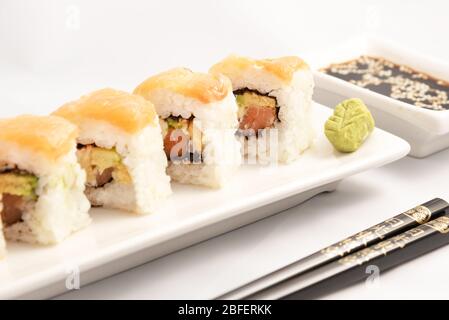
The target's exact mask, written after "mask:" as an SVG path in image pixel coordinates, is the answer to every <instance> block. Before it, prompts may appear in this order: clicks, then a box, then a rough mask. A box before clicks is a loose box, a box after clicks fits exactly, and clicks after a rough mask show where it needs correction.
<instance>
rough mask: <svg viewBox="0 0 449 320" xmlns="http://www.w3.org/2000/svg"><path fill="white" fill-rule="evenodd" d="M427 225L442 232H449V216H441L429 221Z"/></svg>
mask: <svg viewBox="0 0 449 320" xmlns="http://www.w3.org/2000/svg"><path fill="white" fill-rule="evenodd" d="M427 225H428V226H429V227H431V228H432V229H435V230H437V231H439V232H441V233H449V217H446V216H444V217H440V218H438V219H435V220H432V221H430V222H428V223H427Z"/></svg>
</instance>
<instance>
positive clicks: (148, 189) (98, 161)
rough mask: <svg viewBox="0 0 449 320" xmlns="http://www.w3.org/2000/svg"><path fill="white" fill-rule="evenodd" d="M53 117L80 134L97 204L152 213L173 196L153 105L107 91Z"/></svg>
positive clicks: (91, 193) (88, 184)
mask: <svg viewBox="0 0 449 320" xmlns="http://www.w3.org/2000/svg"><path fill="white" fill-rule="evenodd" d="M54 114H55V115H58V116H60V117H63V118H65V119H67V120H69V121H71V122H72V123H74V124H76V125H77V126H78V128H79V130H80V134H79V137H78V140H77V142H78V147H77V148H78V150H77V156H78V161H79V163H80V164H81V167H82V168H83V169H84V170H85V171H86V174H87V180H86V195H87V197H88V199H89V200H90V202H91V204H92V205H93V206H95V207H97V206H103V207H109V208H116V209H123V210H127V211H131V212H135V213H138V214H148V213H153V212H154V211H155V210H157V208H158V207H159V205H160V203H161V201H162V200H163V199H164V198H166V197H167V196H168V195H169V194H170V193H171V188H170V178H169V177H168V176H167V174H166V172H165V170H166V167H167V159H166V158H165V154H164V150H163V144H162V135H161V128H160V126H159V121H158V117H157V114H156V112H155V110H154V107H153V105H152V104H151V103H150V102H148V101H146V100H145V99H143V98H142V97H139V96H137V95H133V94H130V93H127V92H123V91H118V90H114V89H102V90H98V91H95V92H92V93H91V94H88V95H86V96H83V97H81V98H80V99H79V100H77V101H74V102H70V103H67V104H65V105H64V106H62V107H61V108H59V109H58V110H57V111H55V112H54Z"/></svg>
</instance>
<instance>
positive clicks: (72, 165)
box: [3, 144, 91, 244]
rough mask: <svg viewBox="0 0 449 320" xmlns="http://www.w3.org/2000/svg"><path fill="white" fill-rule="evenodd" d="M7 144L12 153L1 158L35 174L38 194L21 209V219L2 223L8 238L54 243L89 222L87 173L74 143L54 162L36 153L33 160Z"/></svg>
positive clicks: (29, 241)
mask: <svg viewBox="0 0 449 320" xmlns="http://www.w3.org/2000/svg"><path fill="white" fill-rule="evenodd" d="M9 148H10V149H9V154H10V155H11V157H9V159H4V160H7V161H8V163H14V164H16V165H17V166H18V167H19V169H22V170H26V171H29V172H31V173H33V174H35V175H36V176H37V177H38V183H37V187H36V195H37V197H38V198H37V200H36V202H35V203H34V204H33V205H32V206H30V207H29V208H27V209H26V210H25V211H24V212H23V214H22V221H21V222H17V223H15V224H13V225H11V226H7V227H4V229H3V232H4V234H5V237H6V239H7V240H12V241H23V242H28V243H38V244H55V243H58V242H61V241H62V240H64V239H65V238H66V237H67V236H69V235H70V234H72V233H73V232H75V231H78V230H80V229H82V228H84V227H86V226H87V225H88V224H89V223H90V222H91V219H90V217H89V214H88V211H89V209H90V204H89V201H88V200H87V199H86V196H85V195H84V183H85V180H86V175H85V172H84V171H83V170H82V169H81V167H80V165H79V164H78V162H77V159H76V155H75V152H76V146H75V144H74V145H73V148H72V150H71V151H70V153H69V154H67V155H66V156H64V157H62V158H60V159H59V160H58V161H57V162H56V163H49V162H47V161H46V160H44V159H43V158H41V157H40V155H39V153H36V154H34V156H33V159H34V160H35V161H36V163H33V164H32V163H30V162H29V159H28V158H27V154H25V153H24V152H23V151H22V150H19V149H18V148H17V147H14V146H12V145H10V146H9ZM13 159H15V161H12V160H13ZM32 168H34V169H36V168H40V169H41V171H36V170H31V169H32Z"/></svg>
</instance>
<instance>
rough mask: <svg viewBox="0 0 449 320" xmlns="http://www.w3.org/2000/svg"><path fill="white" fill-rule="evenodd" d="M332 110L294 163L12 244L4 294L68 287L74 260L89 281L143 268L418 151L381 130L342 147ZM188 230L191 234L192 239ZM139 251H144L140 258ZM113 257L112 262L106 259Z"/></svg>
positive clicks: (0, 278) (319, 115)
mask: <svg viewBox="0 0 449 320" xmlns="http://www.w3.org/2000/svg"><path fill="white" fill-rule="evenodd" d="M331 113H332V110H331V109H329V108H327V107H324V106H320V105H318V104H314V105H313V127H314V128H315V130H316V131H317V136H316V141H315V143H314V145H313V146H312V147H311V148H310V149H309V150H307V151H306V152H305V153H304V154H303V156H302V157H301V159H299V160H298V161H296V162H294V163H292V164H290V165H281V166H276V165H274V166H270V167H261V166H255V165H250V166H245V167H241V168H240V169H239V170H238V171H237V172H236V173H235V175H234V177H233V179H232V180H231V181H229V182H228V185H227V186H225V187H224V188H223V189H220V190H210V189H209V190H207V189H204V188H197V187H193V186H186V185H184V186H181V185H174V188H173V195H172V196H170V197H169V198H168V199H167V201H166V203H165V205H164V206H162V207H161V208H160V209H159V210H158V212H157V213H155V214H151V215H147V216H132V215H129V214H127V213H125V212H117V211H113V210H107V209H93V210H92V211H91V212H92V215H91V216H92V219H93V222H92V225H91V226H89V227H88V228H86V229H84V230H82V231H80V232H78V233H76V234H74V235H73V236H71V237H70V238H68V239H67V240H66V241H64V242H63V243H62V244H60V245H58V246H52V247H35V246H30V245H26V244H18V243H14V244H11V245H9V244H8V246H7V249H8V255H7V258H6V259H5V260H4V261H2V262H1V263H0V283H1V285H0V298H16V297H22V296H28V294H30V293H31V294H32V296H33V297H36V296H38V297H48V296H49V295H55V294H57V293H61V292H64V291H65V284H66V279H67V268H68V267H70V266H72V267H73V268H75V267H76V268H77V269H79V270H80V272H81V273H82V274H86V273H88V272H89V271H91V270H92V271H91V272H90V273H89V278H88V279H87V278H85V279H82V283H87V282H91V281H94V280H99V279H102V278H104V277H105V276H106V275H105V274H104V272H105V271H104V270H105V269H107V268H114V265H115V264H122V266H121V267H120V268H119V269H115V270H114V271H115V272H119V271H123V270H125V269H128V268H132V267H135V266H136V263H140V264H141V263H143V262H146V261H149V260H151V259H154V258H158V257H160V256H161V255H164V254H167V253H171V252H173V251H174V250H177V249H181V248H185V247H186V246H187V245H189V244H192V243H196V242H199V241H201V240H204V239H207V237H212V236H216V235H218V234H220V233H223V232H225V231H229V230H233V229H235V228H236V227H240V226H241V225H244V224H247V223H250V222H253V221H255V220H258V219H261V218H264V217H266V216H267V214H263V211H262V210H259V211H260V215H259V216H258V215H254V216H253V217H252V218H250V219H248V218H245V216H246V215H247V212H251V211H252V210H255V209H257V208H260V207H263V206H265V205H268V204H270V203H274V202H278V201H281V202H284V201H285V199H287V198H289V197H292V196H297V195H298V196H300V195H301V194H303V193H306V192H308V191H309V190H312V189H315V188H318V187H321V186H326V185H329V184H332V183H334V182H336V181H340V180H341V179H343V178H346V177H348V176H351V175H353V174H356V173H359V172H362V171H365V170H367V169H370V168H373V167H378V166H381V165H384V164H386V163H390V162H392V161H395V160H397V159H400V158H402V157H404V156H405V155H406V154H407V153H408V152H409V150H410V146H409V145H408V144H407V142H405V141H404V140H402V139H400V138H398V137H396V136H393V135H391V134H389V133H387V132H385V131H382V130H380V129H375V130H374V131H373V133H372V134H371V136H370V138H369V139H368V140H367V141H366V142H365V143H364V144H363V145H362V146H361V148H360V149H359V150H358V151H357V152H355V153H352V154H341V153H338V152H335V151H334V148H333V147H332V145H331V144H330V143H329V142H328V141H327V139H326V137H325V136H324V133H323V132H322V130H321V128H322V126H323V123H324V122H325V121H326V119H327V118H328V117H329V116H330V114H331ZM325 190H331V189H329V188H328V189H325ZM315 194H316V193H314V194H310V195H308V197H306V198H302V199H301V200H302V201H304V200H306V199H308V198H309V197H310V196H313V195H315ZM297 203H299V201H298V202H296V204H297ZM282 209H285V207H283V208H282ZM282 209H277V210H276V209H272V210H276V211H272V212H271V214H272V213H275V212H279V211H280V210H282ZM217 225H221V226H220V227H218V226H217ZM207 229H212V230H211V231H206V230H207ZM204 232H208V234H207V237H206V236H203V235H202V233H204ZM197 233H198V235H196V234H197ZM185 235H188V237H189V238H190V239H191V240H189V241H190V242H186V241H187V240H186V238H185ZM170 241H172V242H175V243H176V244H175V245H174V246H172V247H171V248H170V249H166V248H162V247H164V245H165V244H166V243H167V242H170ZM131 255H138V256H139V259H138V260H136V259H135V258H132V257H130V256H131ZM145 259H146V260H145ZM119 260H121V261H119ZM108 263H109V264H111V265H112V266H106V264H108ZM93 269H95V270H93ZM111 273H112V272H111ZM53 283H57V284H59V288H56V287H58V286H57V285H56V286H55V288H52V289H47V287H48V286H49V285H51V284H53ZM35 291H37V292H36V293H34V292H35Z"/></svg>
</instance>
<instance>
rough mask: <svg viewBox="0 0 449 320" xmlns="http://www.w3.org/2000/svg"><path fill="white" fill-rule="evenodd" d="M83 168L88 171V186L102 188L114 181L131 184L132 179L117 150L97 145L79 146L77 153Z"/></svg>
mask: <svg viewBox="0 0 449 320" xmlns="http://www.w3.org/2000/svg"><path fill="white" fill-rule="evenodd" d="M76 154H77V157H78V161H79V163H80V165H81V167H82V168H83V169H84V170H85V171H86V185H87V186H88V187H91V188H101V187H103V186H105V185H106V184H108V183H111V182H112V181H116V182H118V183H126V184H128V183H131V177H130V175H129V172H128V170H127V168H126V166H125V165H124V164H123V163H122V157H121V156H120V155H119V154H118V153H117V151H115V149H105V148H100V147H97V146H95V145H78V150H77V152H76Z"/></svg>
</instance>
